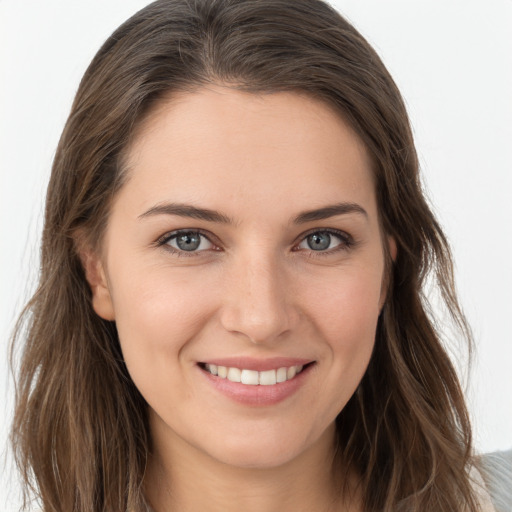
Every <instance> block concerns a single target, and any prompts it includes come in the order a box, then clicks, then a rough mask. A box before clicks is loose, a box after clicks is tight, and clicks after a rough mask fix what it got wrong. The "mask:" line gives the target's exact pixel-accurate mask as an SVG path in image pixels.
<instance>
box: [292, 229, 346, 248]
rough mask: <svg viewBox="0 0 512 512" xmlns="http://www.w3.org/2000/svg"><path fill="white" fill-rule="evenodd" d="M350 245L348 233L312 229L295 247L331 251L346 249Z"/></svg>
mask: <svg viewBox="0 0 512 512" xmlns="http://www.w3.org/2000/svg"><path fill="white" fill-rule="evenodd" d="M351 245H352V239H351V237H350V236H349V235H347V234H346V233H343V232H339V231H333V230H325V231H314V232H312V233H310V234H309V235H307V236H306V237H305V238H304V239H303V240H302V242H301V243H300V244H299V245H298V246H297V249H306V250H311V251H315V252H333V250H334V251H336V250H342V249H348V248H349V247H350V246H351Z"/></svg>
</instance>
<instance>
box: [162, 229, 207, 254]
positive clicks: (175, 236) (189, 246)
mask: <svg viewBox="0 0 512 512" xmlns="http://www.w3.org/2000/svg"><path fill="white" fill-rule="evenodd" d="M158 245H160V246H167V247H168V248H169V249H171V250H172V251H173V252H178V253H194V252H201V251H206V250H209V249H213V248H214V247H215V246H214V245H213V244H212V242H210V240H208V238H207V237H206V236H205V235H203V234H202V233H201V232H199V231H193V230H186V231H183V230H182V231H173V232H172V233H169V234H167V235H165V236H164V237H162V238H161V239H160V240H159V241H158Z"/></svg>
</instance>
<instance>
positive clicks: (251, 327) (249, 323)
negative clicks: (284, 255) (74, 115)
mask: <svg viewBox="0 0 512 512" xmlns="http://www.w3.org/2000/svg"><path fill="white" fill-rule="evenodd" d="M288 279H289V278H288V272H287V271H286V269H285V268H284V264H283V262H282V261H281V260H280V258H279V257H278V256H277V255H276V254H275V253H274V252H273V251H272V250H271V249H269V248H266V249H264V248H261V247H260V248H258V249H254V250H252V251H247V252H245V253H244V254H240V255H238V257H236V262H235V263H234V265H233V266H232V267H231V275H230V277H229V279H228V283H227V284H228V286H227V288H228V289H227V290H226V297H225V300H224V304H223V312H222V322H223V325H224V328H225V329H227V330H228V331H230V332H236V333H239V334H243V335H244V336H246V337H247V338H248V339H249V340H250V341H252V342H253V343H272V342H273V341H275V340H276V339H277V338H279V336H280V335H282V334H284V333H285V332H287V331H289V330H290V329H291V328H292V327H293V325H294V324H295V323H296V321H297V319H298V313H297V311H296V308H295V307H294V305H293V304H292V303H291V302H290V300H289V297H290V293H289V292H290V288H289V284H290V283H288V282H287V281H288Z"/></svg>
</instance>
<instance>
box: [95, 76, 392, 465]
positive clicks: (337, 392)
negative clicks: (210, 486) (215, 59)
mask: <svg viewBox="0 0 512 512" xmlns="http://www.w3.org/2000/svg"><path fill="white" fill-rule="evenodd" d="M88 277H89V281H90V282H91V287H92V289H93V297H94V298H93V304H94V307H95V310H96V312H97V313H98V314H99V315H100V316H102V317H104V318H107V319H114V320H115V322H116V325H117V329H118V332H119V339H120V343H121V347H122V351H123V355H124V358H125V361H126V364H127V368H128V370H129V372H130V375H131V377H132V378H133V381H134V382H135V385H136V386H137V388H138V389H139V390H140V392H141V393H142V395H143V396H144V398H145V399H146V400H147V402H148V404H149V408H150V421H151V426H152V429H153V430H154V432H158V436H159V439H166V440H167V441H166V442H168V443H169V444H170V445H171V446H172V444H173V443H175V444H179V445H180V446H182V447H186V449H190V450H191V451H195V452H197V453H201V454H202V455H205V454H206V455H207V456H208V457H212V458H214V459H216V460H218V461H222V462H225V463H228V464H233V465H236V466H240V467H242V466H243V467H275V466H277V465H279V464H283V463H285V462H287V461H291V460H293V459H294V458H295V457H297V456H299V455H300V454H302V453H304V452H306V451H307V450H309V449H311V447H313V446H315V445H316V444H318V443H317V442H320V441H321V440H322V439H324V438H326V436H327V437H328V438H329V440H330V441H332V438H333V432H334V428H333V425H334V423H333V422H334V420H335V418H336V416H337V414H338V413H339V412H340V411H341V410H342V409H343V407H344V406H345V404H346V403H347V401H348V400H349V398H350V397H351V395H352V394H353V393H354V391H355V389H356V387H357V385H358V384H359V382H360V380H361V378H362V376H363V374H364V372H365V370H366V368H367V365H368V362H369V359H370V355H371V353H372V348H373V345H374V338H375V329H376V324H377V318H378V315H379V312H380V309H381V307H382V304H383V301H384V296H385V285H384V256H383V247H382V237H381V233H380V230H379V222H378V215H377V205H376V198H375V192H374V185H373V182H372V174H371V170H370V160H369V157H368V155H367V153H366V151H365V148H364V147H363V145H362V143H361V142H360V140H359V139H358V137H357V136H355V134H354V133H353V132H352V131H351V129H349V127H348V126H347V125H346V124H345V123H344V122H343V121H342V120H341V119H340V117H339V116H338V115H336V114H335V113H334V112H333V111H332V110H331V109H330V108H329V107H327V106H326V105H324V104H323V103H320V102H318V101H316V100H313V99H310V98H308V97H306V96H303V95H299V94H297V93H288V92H286V93H285V92H283V93H275V94H268V95H255V94H249V93H243V92H237V91H235V90H232V89H230V88H227V87H221V86H211V87H208V88H202V89H199V90H198V91H197V92H195V93H181V94H178V95H174V96H173V98H172V100H170V101H167V102H162V103H161V104H160V105H159V106H158V107H157V108H155V110H154V111H153V112H152V114H151V115H150V116H148V118H147V119H146V120H145V121H144V123H143V124H142V126H140V127H139V130H138V132H137V134H136V137H135V139H134V142H133V143H132V145H131V146H130V148H129V152H128V181H127V183H126V184H125V185H124V186H123V188H122V189H121V191H120V192H119V194H118V195H117V197H116V199H115V201H114V204H113V206H112V211H111V216H110V219H109V223H108V227H107V230H106V235H105V243H104V247H103V251H102V255H101V259H99V260H98V261H96V260H94V259H93V263H89V269H88ZM301 369H302V370H301ZM294 374H296V375H295V376H294ZM226 375H227V376H226ZM240 379H241V380H242V382H238V381H240ZM330 441H329V442H330Z"/></svg>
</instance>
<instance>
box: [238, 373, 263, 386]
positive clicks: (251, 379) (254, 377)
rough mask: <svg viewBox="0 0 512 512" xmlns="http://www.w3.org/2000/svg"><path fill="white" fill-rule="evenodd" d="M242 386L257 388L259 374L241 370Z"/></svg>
mask: <svg viewBox="0 0 512 512" xmlns="http://www.w3.org/2000/svg"><path fill="white" fill-rule="evenodd" d="M241 382H242V384H249V385H251V386H257V385H258V384H259V383H260V376H259V373H258V372H256V371H254V370H242V378H241Z"/></svg>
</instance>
